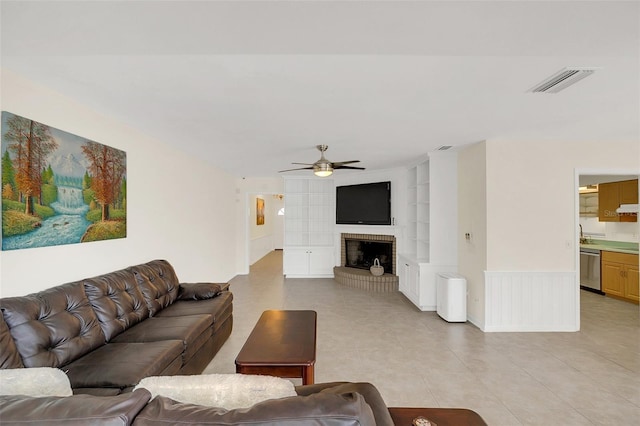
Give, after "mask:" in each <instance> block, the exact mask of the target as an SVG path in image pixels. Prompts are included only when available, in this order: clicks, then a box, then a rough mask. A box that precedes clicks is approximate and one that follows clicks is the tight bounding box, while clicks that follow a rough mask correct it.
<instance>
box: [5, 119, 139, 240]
mask: <svg viewBox="0 0 640 426" xmlns="http://www.w3.org/2000/svg"><path fill="white" fill-rule="evenodd" d="M0 150H1V153H2V163H1V164H2V168H1V170H2V250H16V249H25V248H35V247H45V246H54V245H61V244H75V243H86V242H90V241H100V240H109V239H115V238H126V236H127V154H126V153H125V152H124V151H121V150H119V149H116V148H112V147H110V146H107V145H103V144H100V143H98V142H94V141H91V140H88V139H86V138H82V137H80V136H76V135H73V134H71V133H67V132H63V131H62V130H59V129H56V128H54V127H50V126H47V125H45V124H42V123H39V122H37V121H34V120H31V119H29V118H25V117H21V116H19V115H16V114H12V113H10V112H6V111H3V112H2V142H1V144H0Z"/></svg>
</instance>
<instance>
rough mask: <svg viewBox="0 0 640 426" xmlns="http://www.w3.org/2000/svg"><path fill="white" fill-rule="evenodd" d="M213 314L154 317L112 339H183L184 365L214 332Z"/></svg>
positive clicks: (120, 341)
mask: <svg viewBox="0 0 640 426" xmlns="http://www.w3.org/2000/svg"><path fill="white" fill-rule="evenodd" d="M212 323H213V316H212V315H188V316H184V317H153V318H149V319H147V320H145V321H143V322H141V323H140V324H137V325H135V326H133V327H131V328H130V329H128V330H126V331H125V332H123V333H122V334H120V335H118V336H117V337H116V338H115V339H113V340H112V342H113V343H135V342H138V343H144V342H157V341H162V340H182V342H183V345H184V346H183V347H184V349H183V360H182V362H183V365H184V364H186V363H187V362H188V361H189V359H191V357H192V356H193V355H194V354H195V353H196V352H197V351H198V349H200V348H201V347H202V346H203V345H204V344H205V343H206V341H207V340H209V338H210V337H211V333H212V328H211V326H212Z"/></svg>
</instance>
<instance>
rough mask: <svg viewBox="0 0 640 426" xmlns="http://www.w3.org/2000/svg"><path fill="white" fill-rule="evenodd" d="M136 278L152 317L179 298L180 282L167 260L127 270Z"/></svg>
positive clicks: (153, 261) (155, 261)
mask: <svg viewBox="0 0 640 426" xmlns="http://www.w3.org/2000/svg"><path fill="white" fill-rule="evenodd" d="M127 270H128V271H131V272H132V273H133V275H134V276H135V279H136V282H137V283H138V286H139V287H140V290H141V291H142V294H143V296H144V299H145V301H146V302H147V307H148V308H149V313H150V315H151V316H153V315H155V314H157V313H158V312H160V311H161V310H162V309H164V308H166V307H167V306H169V305H171V304H172V303H173V302H174V301H175V300H176V299H177V298H178V290H179V287H180V286H179V282H178V276H177V275H176V272H175V270H174V269H173V266H171V264H170V263H169V262H167V261H166V260H152V261H151V262H147V263H144V264H142V265H137V266H132V267H130V268H128V269H127Z"/></svg>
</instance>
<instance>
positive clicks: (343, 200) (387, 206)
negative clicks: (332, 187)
mask: <svg viewBox="0 0 640 426" xmlns="http://www.w3.org/2000/svg"><path fill="white" fill-rule="evenodd" d="M336 223H337V224H340V225H391V182H375V183H363V184H359V185H345V186H338V187H336Z"/></svg>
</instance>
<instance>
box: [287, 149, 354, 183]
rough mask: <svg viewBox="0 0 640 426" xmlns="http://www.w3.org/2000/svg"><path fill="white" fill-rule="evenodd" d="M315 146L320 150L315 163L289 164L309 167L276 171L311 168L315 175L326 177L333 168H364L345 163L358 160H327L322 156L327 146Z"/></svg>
mask: <svg viewBox="0 0 640 426" xmlns="http://www.w3.org/2000/svg"><path fill="white" fill-rule="evenodd" d="M316 148H318V151H320V159H319V160H318V161H316V162H315V163H312V164H310V163H291V164H300V165H303V166H309V167H300V168H297V169H287V170H280V171H279V172H278V173H282V172H291V171H294V170H313V173H314V174H315V175H316V176H319V177H327V176H331V174H332V173H333V171H334V170H337V169H353V170H364V169H365V168H364V167H354V166H346V165H345V164H353V163H359V162H360V160H351V161H336V162H335V163H334V162H331V161H329V160H327V159H326V158H324V152H325V151H326V150H327V149H328V148H329V147H328V146H327V145H316Z"/></svg>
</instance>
